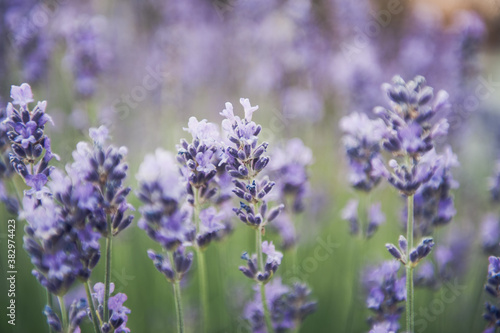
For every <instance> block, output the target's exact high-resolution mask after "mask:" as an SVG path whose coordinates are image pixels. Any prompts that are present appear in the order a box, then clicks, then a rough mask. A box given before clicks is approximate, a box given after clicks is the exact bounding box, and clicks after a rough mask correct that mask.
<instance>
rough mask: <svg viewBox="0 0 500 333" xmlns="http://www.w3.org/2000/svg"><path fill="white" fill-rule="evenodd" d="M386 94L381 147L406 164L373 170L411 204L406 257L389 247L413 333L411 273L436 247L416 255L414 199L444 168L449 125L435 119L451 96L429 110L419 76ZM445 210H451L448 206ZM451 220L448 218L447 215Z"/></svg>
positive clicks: (429, 93)
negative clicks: (401, 269)
mask: <svg viewBox="0 0 500 333" xmlns="http://www.w3.org/2000/svg"><path fill="white" fill-rule="evenodd" d="M382 88H383V90H384V91H385V92H386V94H387V97H388V99H389V104H390V109H386V108H384V107H376V108H375V109H374V113H375V114H376V115H377V116H378V117H379V118H381V119H382V120H383V121H384V123H385V124H386V126H387V131H386V133H385V134H384V136H383V139H382V147H383V148H384V149H385V150H386V151H388V152H390V153H392V155H393V156H395V157H400V158H401V159H402V161H401V162H398V161H397V160H396V159H392V160H390V161H389V165H390V167H391V168H392V169H393V172H392V173H390V172H389V171H388V170H387V169H386V168H385V166H384V165H383V164H382V163H379V160H378V161H377V162H376V163H375V170H377V171H378V172H379V173H380V174H382V175H383V176H384V178H386V179H387V180H388V181H389V183H390V184H391V185H393V186H394V187H395V188H396V189H398V190H399V191H400V192H401V193H402V194H403V195H404V196H406V198H407V211H408V213H407V226H406V228H407V237H406V239H404V238H402V237H400V247H401V250H402V251H398V250H397V248H396V247H395V246H394V245H392V244H388V245H387V248H388V250H389V252H390V253H391V254H392V255H393V256H394V257H396V259H398V260H400V261H401V262H402V263H403V264H404V265H405V266H406V279H407V280H406V283H407V299H406V324H407V330H408V331H409V332H413V331H414V320H413V316H414V310H413V286H414V284H413V269H414V267H415V266H416V265H417V264H418V262H419V261H420V260H421V259H423V258H424V257H425V256H426V255H427V254H428V253H429V252H430V250H431V248H432V245H433V241H432V239H424V240H423V241H422V243H421V244H420V245H419V246H417V248H416V249H413V237H414V197H415V193H416V192H417V190H419V188H420V187H421V186H422V185H425V184H426V183H428V182H429V181H430V180H431V179H432V177H433V176H434V175H435V174H436V172H437V171H438V169H439V168H440V166H441V165H440V161H441V159H442V157H439V156H438V155H437V154H436V152H435V149H434V145H435V144H434V141H435V140H436V139H437V138H439V137H442V136H444V135H446V134H447V130H448V127H449V125H448V122H447V121H446V119H445V118H441V119H440V120H438V121H433V119H432V118H433V117H435V115H436V114H437V113H438V112H439V111H441V110H442V109H443V108H444V107H445V106H446V103H447V100H448V94H447V93H446V92H444V91H440V92H438V94H437V96H436V98H435V100H434V101H433V102H432V104H431V100H432V99H433V89H432V88H431V87H428V86H426V84H425V79H424V78H423V77H421V76H417V77H415V78H414V79H413V80H410V81H408V82H405V81H404V80H403V79H402V78H401V77H399V76H396V77H394V79H393V84H384V85H383V86H382ZM441 176H443V172H442V174H441ZM438 183H439V182H438ZM431 184H432V183H431ZM447 209H448V210H449V205H447ZM447 214H448V215H450V213H449V211H448V212H447ZM447 217H448V216H447ZM403 239H404V241H403Z"/></svg>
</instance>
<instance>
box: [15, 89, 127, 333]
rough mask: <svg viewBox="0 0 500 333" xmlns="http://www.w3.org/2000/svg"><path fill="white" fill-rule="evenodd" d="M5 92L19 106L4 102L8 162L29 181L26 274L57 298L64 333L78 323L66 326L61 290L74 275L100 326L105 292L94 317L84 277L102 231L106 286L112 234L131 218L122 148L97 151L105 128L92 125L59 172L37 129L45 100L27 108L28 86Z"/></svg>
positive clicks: (97, 250)
mask: <svg viewBox="0 0 500 333" xmlns="http://www.w3.org/2000/svg"><path fill="white" fill-rule="evenodd" d="M11 95H12V98H13V100H14V101H13V103H14V104H16V105H19V109H16V108H14V107H13V105H12V104H10V103H9V105H8V106H7V110H8V113H9V118H8V119H7V120H6V124H8V125H9V126H10V127H11V131H10V132H8V137H9V139H10V141H11V143H12V153H11V154H10V161H11V164H12V166H13V168H14V170H16V172H17V173H18V174H19V175H20V176H21V177H22V178H23V179H24V181H25V182H26V184H27V185H28V186H30V187H31V189H30V190H28V191H25V193H24V199H23V212H22V217H23V218H25V219H26V220H27V221H28V225H27V226H26V228H25V231H26V235H25V237H24V248H25V249H26V251H27V252H28V254H29V255H30V257H31V261H32V263H33V264H34V266H35V270H34V271H33V274H34V275H35V276H36V277H37V279H38V280H39V282H40V284H41V285H42V286H44V287H45V288H46V289H47V291H48V292H50V293H52V294H54V295H56V296H58V299H59V302H60V308H61V317H62V329H64V330H71V332H72V331H73V330H76V329H77V328H76V327H77V326H78V325H73V324H72V323H73V318H69V319H70V321H69V322H68V317H67V314H66V308H65V306H64V300H63V298H62V296H63V295H64V294H65V293H66V292H67V291H68V289H69V288H70V287H71V285H72V284H73V282H75V281H76V280H77V279H78V280H80V281H81V282H82V283H83V284H84V285H85V287H86V291H87V297H88V303H89V306H90V313H91V317H92V319H93V324H94V330H95V331H96V332H98V331H101V329H102V326H103V325H104V324H105V323H107V322H108V320H109V317H108V309H109V307H108V303H109V302H108V298H109V295H108V296H107V297H106V296H105V297H104V302H103V304H104V305H103V314H102V315H101V316H97V314H96V311H95V308H94V304H93V301H92V298H91V295H90V287H89V278H90V275H91V271H92V269H93V268H94V267H95V265H96V264H97V262H98V261H99V259H100V246H99V239H100V238H101V236H104V237H106V238H107V248H106V273H105V274H106V276H105V280H106V284H105V286H107V287H106V291H108V290H109V283H110V281H109V277H110V274H111V272H110V269H111V268H110V265H111V237H112V235H116V234H118V233H119V232H120V231H122V230H123V229H124V228H126V227H127V226H128V225H130V223H131V222H132V218H133V217H132V216H127V217H125V212H126V211H127V209H129V208H130V207H131V206H130V205H129V204H127V203H126V196H127V194H128V193H129V192H130V189H129V188H124V187H123V186H122V181H123V179H124V178H125V176H126V173H125V171H126V169H127V166H126V165H125V164H124V163H123V162H122V159H123V155H124V154H125V153H126V149H125V148H121V149H116V148H114V147H106V149H104V148H103V144H104V142H105V140H106V139H107V137H108V132H107V129H106V128H105V127H101V128H99V129H91V130H90V134H91V137H92V138H93V139H94V150H93V151H92V150H91V149H90V147H89V146H88V145H87V144H86V143H84V142H81V143H79V144H78V147H77V151H75V152H74V154H73V156H74V158H75V162H74V163H73V164H72V165H68V166H67V167H66V173H64V172H63V171H61V170H59V169H56V168H55V167H53V166H49V162H50V160H51V159H52V158H54V157H57V156H56V155H55V154H53V153H52V151H51V146H50V139H49V138H48V136H47V135H45V134H44V125H45V124H46V122H47V121H50V120H51V119H50V117H49V116H48V115H47V114H46V113H45V108H46V104H47V103H46V102H39V103H38V104H37V106H36V107H35V108H34V109H33V110H30V109H29V107H28V104H29V103H31V102H33V94H32V92H31V88H30V86H29V85H27V84H22V85H21V86H19V87H17V86H13V87H12V91H11ZM49 177H50V178H49ZM48 303H49V304H48V305H47V307H48V308H47V311H46V314H47V315H48V321H49V325H50V323H54V322H57V321H55V319H54V318H55V317H54V316H56V317H57V315H55V314H54V313H53V311H52V309H51V308H52V304H51V297H50V296H48ZM48 309H50V310H48ZM71 325H73V326H71ZM55 326H57V325H55ZM99 327H101V328H99Z"/></svg>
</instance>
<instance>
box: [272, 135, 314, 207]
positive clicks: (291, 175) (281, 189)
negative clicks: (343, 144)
mask: <svg viewBox="0 0 500 333" xmlns="http://www.w3.org/2000/svg"><path fill="white" fill-rule="evenodd" d="M271 157H272V159H271V162H270V164H269V169H270V172H271V175H272V178H273V179H275V181H276V184H277V190H278V191H277V193H278V195H279V197H280V199H281V202H287V198H288V197H290V201H291V202H292V203H293V204H292V205H290V206H291V207H292V213H298V212H301V211H302V210H303V209H304V198H305V197H306V196H307V194H308V191H309V179H308V178H309V177H308V174H307V168H308V167H309V166H310V165H311V164H312V163H313V156H312V151H311V149H310V148H308V147H306V146H305V145H304V143H303V142H302V140H300V139H298V138H295V139H291V140H289V141H287V142H286V144H285V145H284V147H282V148H277V149H275V150H274V151H273V152H272V155H271Z"/></svg>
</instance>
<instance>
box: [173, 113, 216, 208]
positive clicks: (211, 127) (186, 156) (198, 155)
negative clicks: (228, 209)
mask: <svg viewBox="0 0 500 333" xmlns="http://www.w3.org/2000/svg"><path fill="white" fill-rule="evenodd" d="M184 130H185V131H187V132H189V133H191V135H192V136H193V141H192V143H188V142H187V141H186V140H185V139H182V140H181V143H180V145H178V146H177V151H178V155H177V160H178V161H179V163H180V164H181V165H182V173H183V174H184V175H185V177H186V179H187V182H188V185H187V191H188V194H189V195H190V196H194V191H193V188H195V189H197V190H199V194H198V195H199V198H192V199H191V201H192V202H193V203H194V200H200V199H201V200H208V199H210V198H212V197H213V196H214V195H215V194H216V193H217V187H215V186H214V185H212V184H214V177H215V176H216V175H217V167H216V166H217V165H218V162H219V160H218V155H219V153H218V150H219V148H220V147H219V144H218V139H219V131H218V129H217V126H215V124H212V123H209V122H207V120H205V119H204V120H202V121H198V120H197V119H196V118H195V117H191V118H190V119H189V123H188V128H184Z"/></svg>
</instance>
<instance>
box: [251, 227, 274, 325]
mask: <svg viewBox="0 0 500 333" xmlns="http://www.w3.org/2000/svg"><path fill="white" fill-rule="evenodd" d="M255 247H256V248H257V260H258V264H259V268H260V271H261V272H264V259H263V258H262V228H261V227H260V226H259V228H257V229H256V230H255ZM260 295H261V298H262V307H263V309H264V318H265V320H266V326H267V331H268V332H274V330H273V324H272V322H271V315H270V314H269V309H268V307H267V301H266V289H265V285H264V283H261V284H260Z"/></svg>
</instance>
